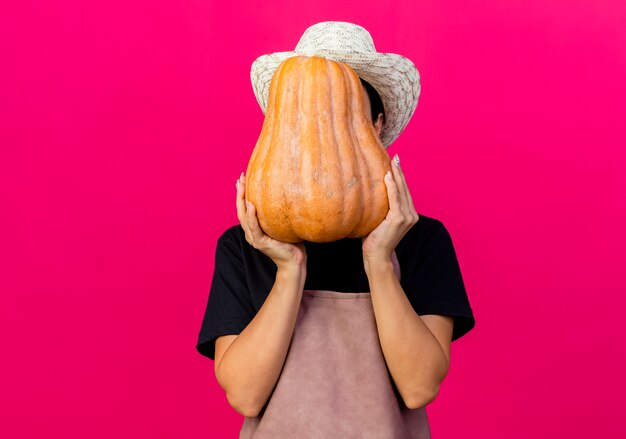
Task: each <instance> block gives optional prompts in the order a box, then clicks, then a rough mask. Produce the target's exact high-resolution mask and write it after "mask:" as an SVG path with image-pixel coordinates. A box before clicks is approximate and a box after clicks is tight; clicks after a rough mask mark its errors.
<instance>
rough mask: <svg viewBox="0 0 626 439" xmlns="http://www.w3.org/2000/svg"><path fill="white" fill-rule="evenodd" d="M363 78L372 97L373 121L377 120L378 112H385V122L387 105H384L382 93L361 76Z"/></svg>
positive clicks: (362, 81) (363, 82) (362, 80)
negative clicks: (381, 97)
mask: <svg viewBox="0 0 626 439" xmlns="http://www.w3.org/2000/svg"><path fill="white" fill-rule="evenodd" d="M359 79H361V83H362V84H363V85H364V86H365V90H367V95H368V96H369V98H370V106H371V107H372V123H375V122H376V118H377V117H378V113H383V124H384V122H385V107H383V101H382V100H381V99H380V95H379V94H378V92H377V91H376V89H375V88H374V87H372V85H371V84H370V83H369V82H367V81H366V80H365V79H363V78H361V77H359Z"/></svg>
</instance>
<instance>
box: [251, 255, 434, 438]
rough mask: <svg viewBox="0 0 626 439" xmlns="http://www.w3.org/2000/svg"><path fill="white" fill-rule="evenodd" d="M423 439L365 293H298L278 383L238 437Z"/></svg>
mask: <svg viewBox="0 0 626 439" xmlns="http://www.w3.org/2000/svg"><path fill="white" fill-rule="evenodd" d="M392 260H393V264H394V270H395V272H396V275H397V276H398V279H400V265H399V263H398V261H397V258H396V257H395V253H394V257H393V258H392ZM430 437H431V435H430V427H429V423H428V417H427V414H426V407H421V408H419V409H409V408H408V407H406V405H405V404H404V401H403V400H402V398H401V396H400V394H399V392H398V390H397V388H396V386H395V383H394V382H393V379H392V377H391V374H390V372H389V369H388V368H387V364H386V362H385V358H384V356H383V351H382V348H381V346H380V341H379V339H378V332H377V329H376V320H375V316H374V309H373V307H372V298H371V293H370V292H359V293H354V292H339V291H329V290H306V289H305V290H303V292H302V302H301V304H300V309H299V311H298V316H297V320H296V323H295V327H294V332H293V337H292V339H291V344H290V346H289V350H288V352H287V356H286V358H285V363H284V365H283V370H282V372H281V375H280V377H279V379H278V382H277V383H276V386H275V387H274V390H273V392H272V395H271V396H270V398H269V400H268V402H267V403H266V404H265V406H264V407H263V409H262V410H261V412H260V413H259V414H258V416H256V417H244V421H243V424H242V426H241V431H240V435H239V438H240V439H282V438H284V439H330V438H368V439H369V438H371V439H430Z"/></svg>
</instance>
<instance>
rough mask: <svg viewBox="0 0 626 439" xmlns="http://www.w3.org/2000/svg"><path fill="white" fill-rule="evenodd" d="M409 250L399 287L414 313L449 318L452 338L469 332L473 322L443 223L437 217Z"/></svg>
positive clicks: (448, 236)
mask: <svg viewBox="0 0 626 439" xmlns="http://www.w3.org/2000/svg"><path fill="white" fill-rule="evenodd" d="M408 251H409V254H408V257H407V258H406V259H407V267H406V268H405V270H402V287H403V289H404V291H405V293H406V294H407V296H408V298H409V301H410V302H411V304H412V305H413V308H414V309H415V311H416V312H417V314H418V315H424V314H439V315H445V316H450V317H452V318H453V320H454V327H453V331H452V341H454V340H457V339H458V338H460V337H462V336H463V335H465V334H466V333H468V332H469V331H470V330H471V329H472V328H473V327H474V325H475V323H476V321H475V319H474V313H473V311H472V308H471V306H470V303H469V298H468V296H467V292H466V290H465V285H464V282H463V277H462V275H461V269H460V267H459V262H458V259H457V256H456V251H455V249H454V245H453V243H452V238H451V237H450V234H449V233H448V230H447V229H446V228H445V226H444V225H443V223H442V222H441V221H439V220H436V221H435V222H434V224H433V225H432V227H429V228H428V230H426V231H425V233H424V236H423V238H422V239H421V240H420V244H419V245H416V246H413V247H411V248H410V249H409V250H408ZM405 272H406V274H405Z"/></svg>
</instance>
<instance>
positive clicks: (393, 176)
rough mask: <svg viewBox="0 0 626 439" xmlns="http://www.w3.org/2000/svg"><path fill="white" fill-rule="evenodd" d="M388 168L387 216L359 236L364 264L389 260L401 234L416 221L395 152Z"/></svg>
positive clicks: (416, 217) (386, 183)
mask: <svg viewBox="0 0 626 439" xmlns="http://www.w3.org/2000/svg"><path fill="white" fill-rule="evenodd" d="M391 169H392V170H391V173H390V174H388V175H386V176H385V178H384V181H385V185H386V186H387V197H388V199H389V211H388V212H387V216H386V217H385V219H384V220H383V221H382V222H381V223H380V224H379V225H378V226H377V227H376V228H375V229H374V230H372V231H371V232H370V234H369V235H367V236H366V237H364V238H362V242H363V260H364V261H365V262H366V263H370V262H374V263H375V262H377V261H390V260H391V257H392V256H391V254H392V253H393V251H394V250H395V248H396V246H397V245H398V243H399V242H400V240H401V239H402V237H403V236H404V235H405V234H406V232H408V231H409V230H410V229H411V227H413V226H414V225H415V223H417V221H419V215H418V214H417V212H416V211H415V207H414V206H413V200H412V199H411V194H410V192H409V188H408V186H407V184H406V180H405V179H404V174H403V173H402V170H401V169H400V158H399V157H398V154H396V155H395V156H394V157H393V159H392V160H391Z"/></svg>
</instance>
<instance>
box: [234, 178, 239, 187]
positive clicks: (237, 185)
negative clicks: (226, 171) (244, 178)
mask: <svg viewBox="0 0 626 439" xmlns="http://www.w3.org/2000/svg"><path fill="white" fill-rule="evenodd" d="M235 187H236V188H237V189H239V180H237V181H236V182H235Z"/></svg>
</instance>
